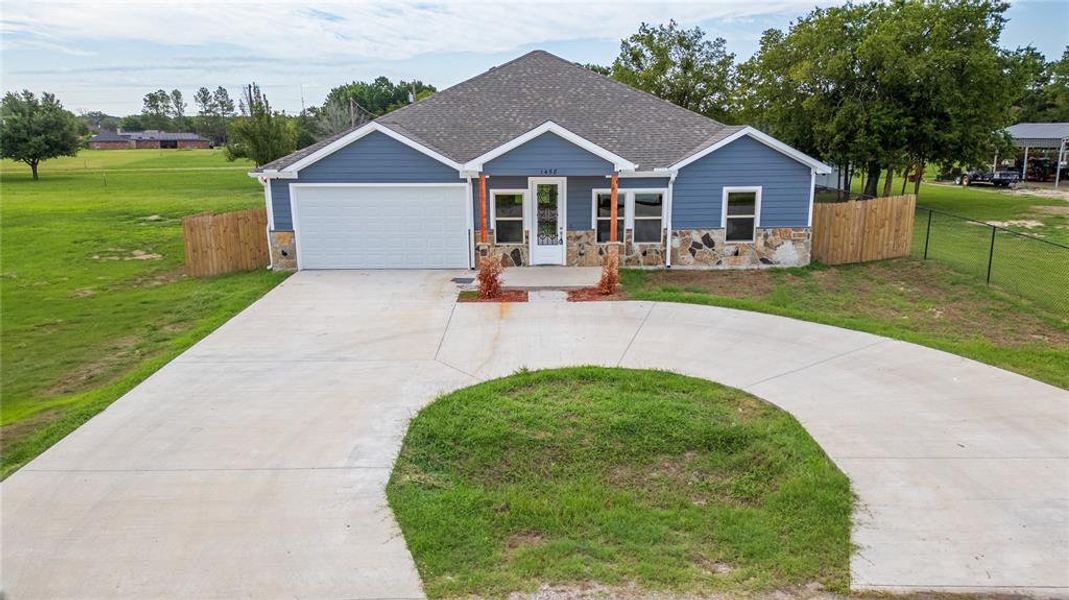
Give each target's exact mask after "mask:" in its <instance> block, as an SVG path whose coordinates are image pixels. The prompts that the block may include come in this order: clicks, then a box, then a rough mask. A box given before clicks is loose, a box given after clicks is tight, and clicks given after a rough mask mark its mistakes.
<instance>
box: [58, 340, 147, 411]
mask: <svg viewBox="0 0 1069 600" xmlns="http://www.w3.org/2000/svg"><path fill="white" fill-rule="evenodd" d="M140 343H141V337H140V336H137V335H128V336H124V337H121V338H119V339H117V340H115V341H114V342H112V343H111V344H110V345H109V346H108V348H107V350H105V351H104V352H103V353H101V354H100V355H99V356H98V357H97V359H96V360H94V361H91V362H87V363H84V364H81V365H78V366H77V367H76V368H74V369H71V370H69V371H67V372H65V373H63V374H62V375H61V376H60V377H59V379H57V380H56V382H55V383H53V384H52V385H51V386H50V387H49V388H48V389H46V390H45V392H44V393H45V394H46V395H48V396H59V395H63V394H71V393H74V392H79V391H82V390H85V389H87V388H89V387H92V386H94V385H96V384H99V383H100V382H101V381H102V380H104V379H105V378H107V377H108V376H109V375H112V374H114V373H116V372H118V371H119V370H121V369H122V368H123V367H125V366H127V365H128V364H130V362H131V361H136V360H140V359H141V358H142V357H141V356H140V352H139V351H138V350H137V346H138V344H140Z"/></svg>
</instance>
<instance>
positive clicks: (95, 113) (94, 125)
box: [78, 110, 119, 131]
mask: <svg viewBox="0 0 1069 600" xmlns="http://www.w3.org/2000/svg"><path fill="white" fill-rule="evenodd" d="M78 118H79V119H81V120H82V121H84V122H85V123H86V125H88V126H89V127H90V128H91V129H94V130H97V131H100V130H102V129H106V130H109V131H114V130H115V129H116V128H118V127H119V117H113V116H111V115H109V114H105V113H103V112H100V111H99V110H91V111H89V112H83V113H81V114H80V115H78Z"/></svg>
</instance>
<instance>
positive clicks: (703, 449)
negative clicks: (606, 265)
mask: <svg viewBox="0 0 1069 600" xmlns="http://www.w3.org/2000/svg"><path fill="white" fill-rule="evenodd" d="M387 495H388V498H389V503H390V507H391V508H392V509H393V512H394V514H395V515H396V517H397V520H398V522H399V523H400V525H401V529H402V530H403V532H404V535H405V540H406V541H407V543H408V548H409V550H410V551H411V552H412V555H413V557H414V558H415V560H416V565H417V567H418V569H419V572H420V575H421V576H422V579H423V584H424V588H425V590H426V592H427V595H428V596H429V597H431V598H442V597H458V596H467V595H469V594H477V595H478V596H480V597H503V596H505V595H506V594H508V593H509V592H512V591H531V590H534V589H536V588H537V587H538V586H539V584H542V583H549V584H560V585H569V584H583V583H586V582H598V583H601V584H604V585H608V586H625V585H631V584H634V585H636V586H637V587H638V588H639V589H640V590H670V591H686V592H699V593H700V592H708V591H729V592H730V591H751V590H768V589H775V588H782V587H787V586H793V585H801V584H805V583H809V582H820V583H821V584H822V585H824V586H826V587H827V588H829V589H831V590H836V591H846V590H847V588H848V584H849V555H850V551H851V546H850V515H851V507H852V502H853V497H852V495H851V493H850V488H849V482H848V480H847V478H846V477H845V476H844V475H843V474H842V473H840V472H839V471H838V470H837V469H836V468H835V467H834V466H833V464H832V463H831V461H830V460H829V459H828V458H827V457H826V456H825V455H824V454H823V452H822V451H821V449H820V448H819V446H817V444H816V442H814V441H813V440H812V438H810V437H809V435H808V434H807V433H806V432H805V430H804V429H803V428H802V427H801V425H799V424H798V422H797V421H795V420H794V419H793V418H792V417H791V416H790V415H788V414H787V413H785V412H783V411H780V410H778V409H776V408H774V407H772V406H771V405H768V404H766V403H764V402H762V401H760V400H758V399H756V398H754V397H752V396H749V395H747V394H745V393H743V392H741V391H739V390H735V389H732V388H727V387H724V386H721V385H717V384H714V383H711V382H708V381H705V380H700V379H694V378H689V377H683V376H680V375H675V374H670V373H665V372H658V371H633V370H626V369H604V368H594V367H583V368H573V369H560V370H551V371H539V372H521V373H517V374H515V375H513V376H510V377H506V378H503V379H498V380H494V381H490V382H487V383H482V384H479V385H476V386H474V387H470V388H466V389H464V390H460V391H457V392H454V393H452V394H449V395H447V396H444V397H442V398H439V399H438V400H436V401H435V402H434V403H432V404H431V405H430V406H428V407H427V408H425V409H423V410H422V411H421V412H420V413H419V415H418V416H417V417H416V418H415V419H414V420H413V421H412V424H411V425H410V427H409V430H408V434H407V435H406V437H405V441H404V446H403V448H402V450H401V453H400V456H399V458H398V460H397V462H396V464H395V466H394V471H393V474H392V477H391V479H390V483H389V485H388V487H387Z"/></svg>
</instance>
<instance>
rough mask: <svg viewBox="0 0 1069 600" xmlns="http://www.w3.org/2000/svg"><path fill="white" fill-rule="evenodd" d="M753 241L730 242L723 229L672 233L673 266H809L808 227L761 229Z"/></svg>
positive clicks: (809, 233)
mask: <svg viewBox="0 0 1069 600" xmlns="http://www.w3.org/2000/svg"><path fill="white" fill-rule="evenodd" d="M755 235H756V239H755V241H753V242H730V243H729V242H727V241H725V239H724V237H725V230H723V229H677V230H675V231H673V232H672V266H673V267H694V268H722V269H730V268H747V267H773V266H780V267H800V266H804V265H807V264H809V253H810V238H811V230H810V229H809V228H808V227H758V228H757V231H756V234H755Z"/></svg>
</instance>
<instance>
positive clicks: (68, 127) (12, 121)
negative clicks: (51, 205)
mask: <svg viewBox="0 0 1069 600" xmlns="http://www.w3.org/2000/svg"><path fill="white" fill-rule="evenodd" d="M83 128H85V126H84V124H83V123H81V122H80V121H78V117H75V116H74V114H72V113H70V112H69V111H67V110H64V108H63V105H62V104H60V102H59V100H57V99H56V97H55V96H54V95H52V94H50V93H48V92H45V93H43V94H41V97H40V98H38V97H37V96H35V95H34V94H33V92H31V91H29V90H23V91H22V92H20V93H18V94H16V93H14V92H8V93H7V94H6V95H5V96H4V99H3V102H2V103H0V156H2V157H4V158H10V159H12V160H17V161H20V162H24V163H26V164H27V165H29V167H30V171H31V172H32V173H33V180H34V181H37V167H38V165H39V164H40V163H41V161H45V160H48V159H50V158H56V157H58V156H74V155H76V154H78V148H79V147H80V146H81V142H82V140H81V131H82V130H83Z"/></svg>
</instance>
